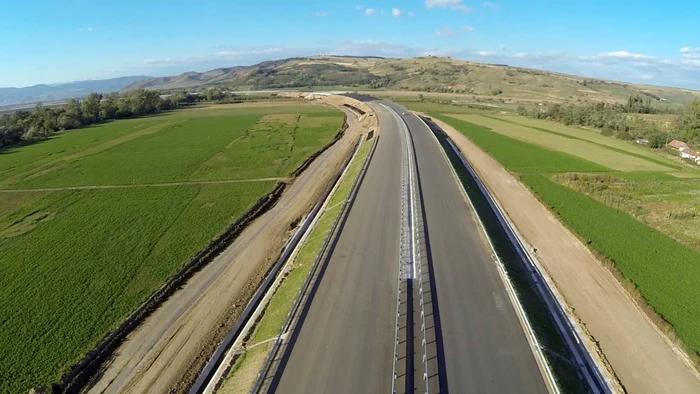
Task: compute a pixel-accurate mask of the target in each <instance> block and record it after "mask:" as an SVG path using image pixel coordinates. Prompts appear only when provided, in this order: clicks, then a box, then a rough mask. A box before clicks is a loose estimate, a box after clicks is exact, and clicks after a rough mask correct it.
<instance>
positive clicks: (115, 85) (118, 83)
mask: <svg viewBox="0 0 700 394" xmlns="http://www.w3.org/2000/svg"><path fill="white" fill-rule="evenodd" d="M146 78H149V77H145V76H132V77H119V78H112V79H102V80H89V81H78V82H69V83H63V84H56V85H34V86H28V87H25V88H0V106H9V105H20V104H32V103H36V102H47V101H57V100H66V99H69V98H78V97H83V96H86V95H88V94H89V93H92V92H95V93H112V92H117V91H119V90H122V89H123V88H124V87H126V86H128V85H130V84H132V83H134V82H136V81H139V80H142V79H146Z"/></svg>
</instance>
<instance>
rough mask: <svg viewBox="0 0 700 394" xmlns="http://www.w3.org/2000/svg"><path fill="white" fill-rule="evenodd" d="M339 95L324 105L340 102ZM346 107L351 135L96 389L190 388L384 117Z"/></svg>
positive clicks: (174, 302)
mask: <svg viewBox="0 0 700 394" xmlns="http://www.w3.org/2000/svg"><path fill="white" fill-rule="evenodd" d="M345 99H347V100H349V99H348V98H345ZM337 100H338V99H330V100H329V101H326V100H325V99H324V103H327V104H329V105H333V106H338V104H337ZM340 101H343V100H342V99H341V100H340ZM344 112H345V113H346V115H347V130H346V132H345V133H344V134H343V135H342V136H341V137H340V138H339V139H338V140H337V141H336V142H335V143H334V144H333V145H331V146H329V147H328V148H327V149H325V151H324V152H323V153H321V154H320V155H318V157H317V158H316V160H314V161H312V162H310V163H308V164H307V169H306V170H305V171H303V172H302V173H301V174H299V175H298V176H297V177H296V178H294V179H293V180H292V182H291V183H290V184H289V185H288V186H287V187H286V190H285V192H284V194H283V195H282V196H281V198H280V199H279V200H278V202H277V203H276V204H275V206H274V207H272V208H271V209H270V210H269V211H267V212H266V213H264V214H263V215H261V216H260V217H259V218H258V219H256V220H255V221H254V222H253V223H251V224H250V225H249V226H248V227H247V228H246V229H245V230H244V231H243V232H242V233H241V234H240V235H239V236H238V237H237V238H236V239H235V241H234V242H233V243H232V244H231V245H230V246H228V247H227V248H225V250H224V251H223V252H222V253H221V254H220V255H218V256H217V257H216V258H215V259H214V260H213V261H212V262H211V263H210V264H208V265H206V266H205V267H204V268H203V269H202V270H201V271H200V272H198V273H197V274H195V275H193V276H192V278H191V279H190V280H188V281H187V283H186V284H185V285H184V286H183V287H182V289H181V290H180V291H178V292H176V293H175V294H173V295H172V297H170V298H169V299H168V300H167V301H166V302H164V303H163V304H162V306H161V307H160V308H159V309H157V310H156V311H155V312H154V313H153V314H152V315H151V316H150V317H149V318H148V319H146V320H145V321H144V322H143V324H142V325H141V326H140V327H138V328H137V329H136V330H134V331H133V332H132V333H131V334H130V335H128V337H127V338H126V340H125V341H124V342H123V343H121V344H120V346H119V348H118V349H117V350H116V351H115V352H114V353H113V357H112V358H111V359H110V360H109V361H108V362H107V363H105V364H104V365H103V367H102V368H101V370H99V371H98V376H97V379H95V381H93V382H92V384H91V386H90V387H89V388H88V390H89V392H95V393H146V392H148V393H169V392H186V391H187V389H188V388H189V386H190V384H191V383H192V382H193V381H194V379H196V377H197V375H198V373H199V371H200V370H201V369H202V368H203V366H204V364H205V363H206V361H207V360H208V358H209V356H210V355H211V354H212V353H213V351H214V349H215V348H216V346H217V345H218V344H219V343H220V341H221V340H222V339H223V337H224V336H225V335H226V334H227V332H228V330H229V329H230V327H231V326H232V325H233V324H234V323H235V321H236V319H237V318H238V316H239V315H240V314H241V312H242V311H243V309H244V308H245V305H246V303H247V302H248V300H249V299H250V298H251V297H252V295H253V293H254V292H255V290H256V289H257V287H258V286H259V285H260V283H262V281H263V280H264V277H265V275H266V273H267V272H268V270H269V269H270V267H271V266H272V265H273V264H274V261H275V260H276V259H277V258H278V256H279V254H280V252H281V250H282V247H283V246H284V243H285V241H286V239H287V238H288V237H289V235H290V230H291V228H292V227H293V226H292V224H293V223H296V222H298V219H299V218H300V217H301V216H303V215H304V214H305V213H306V212H308V211H309V210H310V209H311V207H312V206H313V205H314V204H315V202H316V201H317V200H318V198H319V197H320V195H321V193H322V192H323V190H324V189H325V188H326V186H327V184H328V182H330V180H331V178H332V177H333V175H335V174H336V173H337V171H338V169H339V168H340V166H342V163H343V162H344V160H345V158H346V157H347V155H349V154H351V150H352V147H353V146H354V143H355V142H356V141H357V137H358V136H359V135H360V133H362V132H368V131H369V130H371V129H372V127H373V125H374V124H376V117H373V116H372V117H369V116H362V117H357V116H356V114H354V113H352V112H350V111H349V110H347V109H345V110H344ZM373 122H375V123H373Z"/></svg>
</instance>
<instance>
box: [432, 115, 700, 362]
mask: <svg viewBox="0 0 700 394" xmlns="http://www.w3.org/2000/svg"><path fill="white" fill-rule="evenodd" d="M431 116H433V117H435V118H437V119H440V120H443V121H444V122H446V123H448V124H450V125H452V126H453V127H455V128H456V129H457V130H458V131H460V132H462V133H463V134H464V135H466V136H467V137H469V138H470V139H471V140H472V141H474V142H475V143H476V144H477V145H479V146H480V147H481V148H482V149H483V150H485V151H487V152H488V153H489V154H490V155H491V156H493V157H494V158H495V159H496V160H498V161H499V162H500V163H501V164H502V165H503V166H504V167H506V168H507V169H508V170H510V171H512V172H514V173H517V174H519V175H520V179H521V180H522V181H523V182H524V183H525V184H526V185H527V186H528V187H529V188H530V189H531V190H533V191H534V192H535V193H536V194H537V195H538V196H539V197H540V199H542V201H543V202H544V204H546V205H547V206H548V207H550V209H552V210H553V211H555V212H556V213H557V214H558V216H559V218H561V220H562V221H563V222H564V223H565V224H566V225H567V226H568V227H569V228H571V229H572V230H573V231H574V232H575V233H576V234H578V236H579V237H580V238H581V239H582V240H584V241H587V243H588V245H589V247H590V248H591V249H593V250H595V251H597V252H598V253H600V254H601V255H602V256H604V257H605V258H607V259H608V260H609V261H611V262H612V263H613V264H614V266H615V267H616V268H617V269H618V270H619V271H620V273H621V274H622V275H623V276H624V277H625V278H626V279H628V280H630V281H631V282H632V283H633V284H634V285H635V286H636V287H637V289H638V290H639V292H640V293H641V295H642V296H643V297H644V298H645V300H646V301H647V303H648V304H649V305H650V306H651V307H652V308H653V310H654V311H655V312H656V313H657V314H658V315H659V316H661V317H662V318H663V319H664V320H666V321H667V322H668V323H669V324H670V325H671V326H672V328H673V329H674V331H675V333H676V335H677V336H678V338H680V339H681V341H682V342H683V343H684V345H685V346H686V348H687V349H689V351H690V353H691V354H693V355H695V356H696V357H697V356H700V320H698V318H697V317H698V316H700V265H699V264H698V262H700V230H699V229H700V197H698V193H697V190H698V189H700V183H699V180H698V179H692V178H690V179H680V178H677V174H676V173H673V176H672V175H669V173H666V172H665V171H664V172H655V171H640V172H636V171H629V172H603V171H602V170H600V169H596V166H598V165H597V164H594V163H591V162H587V161H583V159H580V158H578V157H575V156H571V155H568V154H566V153H562V152H558V151H554V150H550V149H547V148H544V147H543V146H540V144H538V145H535V144H531V143H526V142H524V141H523V140H521V139H513V138H510V137H507V136H506V135H504V134H501V132H498V133H497V132H494V131H492V130H490V129H488V128H485V127H483V126H480V125H475V124H472V123H469V122H466V121H463V120H459V119H457V118H458V117H459V118H464V116H463V115H453V117H451V116H447V115H442V114H431ZM486 119H488V118H486ZM488 122H499V121H498V120H493V119H490V120H488ZM500 123H504V122H500ZM489 124H492V125H495V123H489ZM507 125H509V124H508V123H505V126H504V125H500V126H499V127H504V128H505V127H507ZM510 126H512V127H518V126H517V125H510ZM538 138H540V139H541V140H540V142H542V145H549V146H555V145H554V144H553V143H547V142H546V141H544V139H545V138H552V139H557V138H564V137H562V136H557V135H554V134H551V133H545V134H543V135H541V136H539V137H538ZM573 141H575V142H576V141H577V140H573ZM579 142H580V141H579ZM633 153H637V152H633ZM572 158H573V160H572ZM617 159H618V160H620V162H619V163H618V167H619V166H625V165H626V164H625V163H623V161H624V160H628V161H629V162H630V163H637V160H639V159H640V157H639V156H636V155H629V154H623V153H620V155H619V156H618V158H617ZM651 164H654V165H656V164H655V163H653V162H651ZM629 168H635V169H636V168H638V167H637V166H636V165H630V167H629ZM652 227H653V228H652ZM674 238H675V239H674ZM679 241H681V242H679Z"/></svg>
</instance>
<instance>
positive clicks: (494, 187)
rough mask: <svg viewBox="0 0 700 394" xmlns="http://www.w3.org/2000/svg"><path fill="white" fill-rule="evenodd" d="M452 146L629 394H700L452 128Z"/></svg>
mask: <svg viewBox="0 0 700 394" xmlns="http://www.w3.org/2000/svg"><path fill="white" fill-rule="evenodd" d="M433 120H434V121H435V122H436V123H437V124H438V125H439V126H440V127H441V128H442V129H443V130H445V132H447V133H448V135H449V136H450V138H452V140H453V141H455V143H456V144H457V146H458V147H459V149H460V150H461V151H462V153H464V155H465V157H466V158H467V159H468V160H469V161H470V163H471V164H472V165H473V166H474V168H475V169H476V171H477V172H478V174H479V176H480V177H481V179H482V180H483V181H484V183H485V185H486V187H487V188H488V189H489V191H490V192H491V193H492V194H493V195H494V196H495V198H496V199H497V200H498V201H499V203H500V204H501V205H502V206H503V208H504V209H505V211H506V213H507V215H508V216H509V217H510V219H511V220H512V222H513V223H514V224H515V226H516V227H517V229H518V231H519V232H520V233H521V234H522V235H523V236H524V237H525V239H526V240H527V242H528V243H529V244H530V245H533V246H535V247H536V248H537V256H538V260H539V262H540V264H541V266H542V267H543V268H544V270H545V271H546V273H547V275H548V276H549V278H550V281H551V282H552V283H554V285H555V290H556V291H558V293H559V294H560V295H561V296H563V299H564V300H565V301H566V303H567V305H568V307H569V308H570V311H571V312H572V314H573V315H575V316H576V317H577V318H578V319H579V322H578V323H579V325H581V326H582V328H583V329H584V331H585V332H587V333H588V334H589V335H590V338H589V339H590V340H591V341H592V342H593V343H595V344H596V345H597V346H598V347H599V349H600V350H601V351H602V353H603V355H604V357H605V359H606V360H607V361H608V363H609V366H610V367H611V368H612V369H613V373H614V375H616V376H617V377H618V378H619V379H620V381H621V384H622V385H623V386H624V388H625V389H626V390H627V392H629V393H655V394H657V393H700V376H699V374H698V373H697V371H696V370H695V369H694V368H693V366H692V365H691V363H690V361H689V360H688V358H687V357H686V356H685V354H683V352H682V351H681V350H680V349H679V348H677V347H676V346H674V345H673V344H672V343H671V341H670V340H669V339H668V338H667V337H666V336H664V334H663V333H662V332H661V331H659V330H658V329H657V327H656V326H655V325H654V324H653V322H652V321H651V320H650V319H649V318H648V317H647V316H646V314H645V313H644V312H643V311H642V309H641V308H640V307H639V305H638V304H636V303H635V301H634V300H633V298H632V297H631V296H630V295H629V294H628V293H627V291H626V290H625V289H624V287H623V286H622V284H621V283H620V282H619V281H618V280H617V279H616V278H615V277H614V275H613V274H611V273H610V272H609V271H608V269H607V268H606V267H605V266H604V265H603V264H601V263H600V262H599V261H598V260H597V259H596V258H595V256H594V255H593V254H592V253H591V252H590V251H589V250H588V249H587V248H586V246H584V245H583V244H582V243H581V242H580V241H579V240H578V239H577V238H576V236H575V235H574V234H572V233H571V232H570V231H569V230H568V229H567V228H566V227H565V226H564V225H563V224H562V223H560V222H559V221H558V220H557V218H556V217H555V216H554V215H552V213H551V212H549V211H548V210H547V208H546V207H545V206H544V205H542V204H541V203H540V202H539V200H538V199H537V198H536V197H535V196H534V195H533V194H532V193H531V192H530V191H529V190H528V189H527V188H526V187H525V186H524V185H522V184H521V183H520V182H519V181H518V180H517V179H516V178H515V177H514V176H513V175H512V174H510V173H509V172H508V171H506V170H505V169H504V168H503V167H502V166H501V165H500V164H499V163H498V162H497V161H496V160H494V159H493V158H492V157H491V156H489V155H488V154H486V153H485V152H483V151H482V150H481V149H480V148H479V147H478V146H477V145H476V144H474V143H473V142H472V141H471V140H469V139H468V138H467V137H466V136H464V135H463V134H462V133H460V132H458V131H457V130H455V129H454V128H453V127H451V126H449V125H447V124H445V123H444V122H441V121H439V120H437V119H433Z"/></svg>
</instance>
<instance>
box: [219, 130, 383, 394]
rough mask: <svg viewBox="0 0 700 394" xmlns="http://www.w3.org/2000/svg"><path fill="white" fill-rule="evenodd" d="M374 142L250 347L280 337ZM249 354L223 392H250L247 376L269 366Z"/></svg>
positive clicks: (357, 159) (328, 211) (352, 168)
mask: <svg viewBox="0 0 700 394" xmlns="http://www.w3.org/2000/svg"><path fill="white" fill-rule="evenodd" d="M373 142H374V141H373V140H370V141H367V142H365V143H363V145H362V147H360V151H359V152H358V154H357V156H356V157H355V159H354V160H353V162H352V163H351V164H350V168H349V170H348V172H347V174H346V176H345V178H343V180H342V181H341V183H340V186H339V187H338V189H337V190H336V191H335V193H334V194H333V196H332V197H331V200H330V202H329V204H328V206H327V208H326V210H325V211H324V212H323V214H322V216H321V219H320V220H319V221H318V223H317V225H316V227H315V228H314V229H313V231H312V232H311V234H310V235H309V237H308V238H307V240H306V242H304V245H302V247H301V249H300V250H299V253H298V255H297V256H296V258H295V259H294V263H293V267H292V270H291V271H290V272H289V274H288V275H287V277H286V278H285V279H284V281H283V282H282V284H281V285H280V286H279V288H278V289H277V292H276V293H275V295H274V296H273V297H272V299H271V300H270V304H269V305H268V307H267V309H266V310H265V312H264V314H263V316H262V318H261V320H260V322H259V323H258V325H257V326H256V328H255V331H254V332H253V334H252V335H251V337H250V339H249V340H248V343H247V345H246V347H247V348H251V349H258V346H259V345H260V344H262V343H265V342H266V341H270V340H272V339H274V338H276V337H277V335H278V334H279V332H280V330H282V326H283V325H284V322H285V320H286V318H287V315H288V314H289V311H290V310H291V309H292V307H293V305H294V302H295V300H296V298H297V296H298V294H299V291H300V290H301V287H302V285H303V284H304V281H305V280H306V278H307V277H308V276H309V273H310V271H311V268H312V267H313V264H314V262H315V260H316V258H317V256H318V254H319V252H320V250H321V247H322V246H323V243H324V242H325V240H326V238H327V237H328V236H329V233H330V231H331V228H332V227H333V223H334V222H335V220H336V218H337V217H338V215H339V214H340V212H341V210H342V208H343V203H344V201H345V200H346V199H347V198H348V195H349V193H350V189H351V188H352V185H353V183H354V182H355V180H356V179H357V177H358V176H359V174H360V171H361V170H362V166H363V165H364V163H365V161H366V159H367V157H368V155H369V152H370V150H371V148H372V143H373ZM270 343H271V342H270ZM270 349H272V346H269V347H268V351H269V350H270ZM248 353H250V352H248ZM248 353H244V355H243V356H242V357H240V358H239V360H238V361H237V362H236V365H234V368H232V370H231V373H230V374H229V376H228V377H227V378H226V381H225V382H224V384H223V386H222V390H223V392H226V393H234V392H236V393H238V392H240V393H242V392H246V393H247V392H249V391H250V390H251V388H252V387H253V385H254V384H255V379H253V380H252V381H251V380H250V379H246V378H245V376H244V375H246V376H247V375H249V374H250V373H251V371H255V376H256V377H257V374H258V372H259V371H260V369H261V368H262V367H263V365H264V363H265V357H262V358H261V357H251V356H250V354H248ZM266 354H267V353H266ZM240 380H246V381H249V384H248V385H244V386H241V385H240V384H239V381H240ZM234 388H235V389H234Z"/></svg>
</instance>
